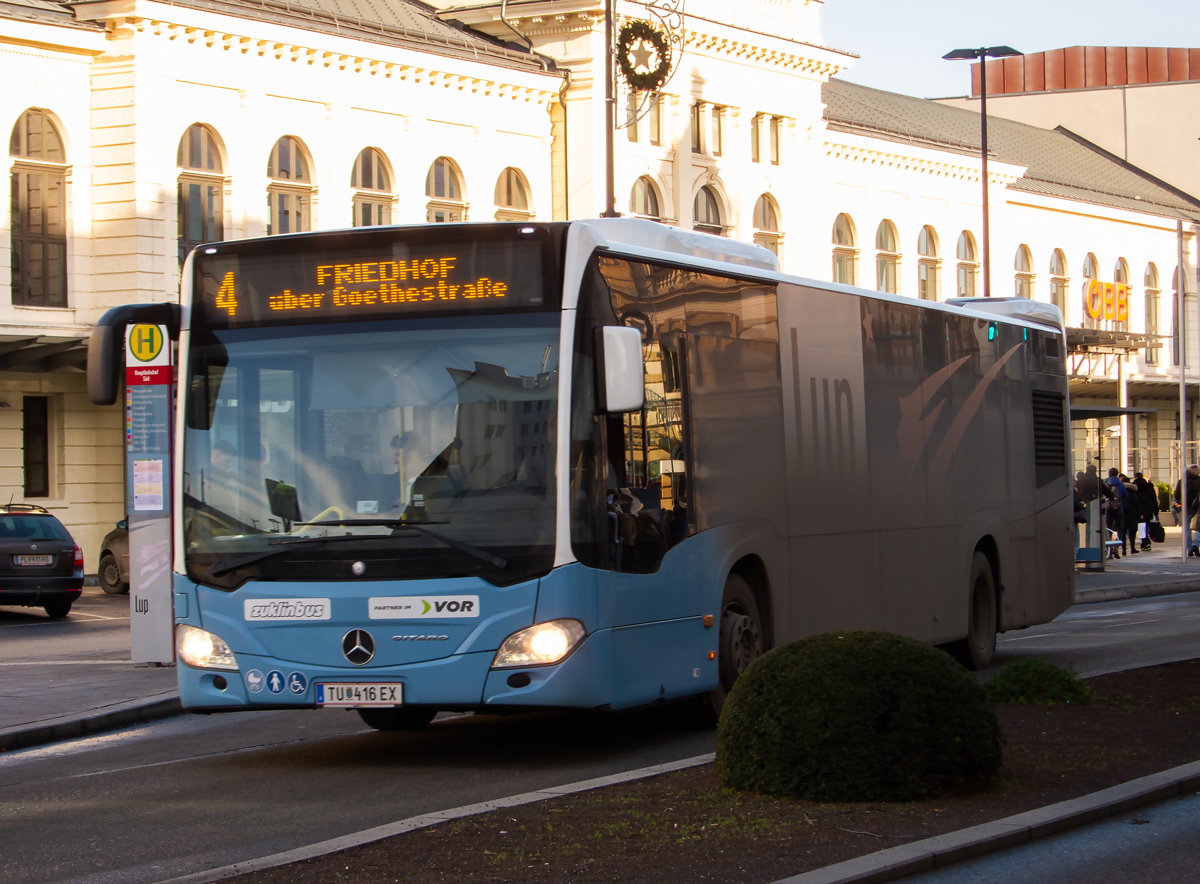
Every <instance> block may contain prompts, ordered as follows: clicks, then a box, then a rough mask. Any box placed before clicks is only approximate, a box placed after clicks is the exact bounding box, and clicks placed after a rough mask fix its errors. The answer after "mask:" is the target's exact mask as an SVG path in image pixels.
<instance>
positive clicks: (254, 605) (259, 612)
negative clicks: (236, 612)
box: [243, 599, 329, 620]
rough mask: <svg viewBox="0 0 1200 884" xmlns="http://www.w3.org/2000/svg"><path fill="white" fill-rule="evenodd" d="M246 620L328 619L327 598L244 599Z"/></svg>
mask: <svg viewBox="0 0 1200 884" xmlns="http://www.w3.org/2000/svg"><path fill="white" fill-rule="evenodd" d="M243 611H244V615H245V618H246V619H247V620H328V619H329V599H246V601H245V603H244V607H243Z"/></svg>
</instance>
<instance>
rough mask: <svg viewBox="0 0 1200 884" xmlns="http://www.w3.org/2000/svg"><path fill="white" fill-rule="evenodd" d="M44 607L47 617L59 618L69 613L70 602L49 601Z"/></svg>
mask: <svg viewBox="0 0 1200 884" xmlns="http://www.w3.org/2000/svg"><path fill="white" fill-rule="evenodd" d="M45 608H46V616H47V617H49V618H50V619H51V620H61V619H63V618H64V617H66V616H67V615H68V614H69V613H71V602H51V603H50V604H48V605H46V606H45Z"/></svg>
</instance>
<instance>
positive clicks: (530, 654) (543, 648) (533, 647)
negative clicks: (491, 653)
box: [492, 620, 587, 669]
mask: <svg viewBox="0 0 1200 884" xmlns="http://www.w3.org/2000/svg"><path fill="white" fill-rule="evenodd" d="M585 635H587V631H586V630H585V629H584V628H583V624H582V623H580V622H579V621H578V620H549V621H547V622H546V623H538V624H535V625H533V626H530V627H529V628H527V629H522V630H520V631H519V632H514V633H513V634H512V635H510V636H509V637H508V638H506V639H505V640H504V641H503V642H502V643H501V644H500V650H498V651H497V652H496V659H495V660H493V661H492V668H493V669H507V668H509V667H512V666H545V665H547V664H549V663H557V662H559V661H560V660H562V659H563V658H564V657H566V656H567V655H568V654H570V653H571V651H573V650H575V647H576V645H578V644H579V643H580V642H581V641H582V640H583V637H584V636H585Z"/></svg>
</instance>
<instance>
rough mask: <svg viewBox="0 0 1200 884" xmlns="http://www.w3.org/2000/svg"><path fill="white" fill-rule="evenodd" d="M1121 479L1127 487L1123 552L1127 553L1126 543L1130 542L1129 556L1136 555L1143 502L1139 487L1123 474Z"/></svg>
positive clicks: (1123, 503)
mask: <svg viewBox="0 0 1200 884" xmlns="http://www.w3.org/2000/svg"><path fill="white" fill-rule="evenodd" d="M1119 478H1120V480H1121V482H1122V483H1123V484H1124V486H1125V499H1124V500H1123V501H1122V505H1123V507H1124V516H1125V521H1124V525H1125V533H1124V534H1123V535H1122V536H1121V552H1125V542H1126V541H1127V540H1128V541H1129V554H1130V555H1135V554H1136V553H1137V551H1138V543H1137V535H1138V525H1140V524H1141V523H1142V501H1141V497H1140V496H1139V495H1138V489H1137V486H1136V485H1134V484H1133V482H1131V481H1130V480H1129V477H1128V476H1126V475H1125V474H1124V473H1121V475H1120V477H1119Z"/></svg>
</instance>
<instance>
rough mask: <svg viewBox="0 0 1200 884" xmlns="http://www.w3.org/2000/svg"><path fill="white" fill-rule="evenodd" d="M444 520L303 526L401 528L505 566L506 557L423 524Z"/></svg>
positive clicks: (345, 521)
mask: <svg viewBox="0 0 1200 884" xmlns="http://www.w3.org/2000/svg"><path fill="white" fill-rule="evenodd" d="M444 524H446V523H445V522H414V521H412V520H410V519H324V520H322V521H320V522H305V523H304V527H307V526H309V525H365V526H369V527H380V528H391V529H392V534H393V535H395V533H396V532H397V531H399V530H401V529H403V530H405V531H415V532H416V533H418V534H420V535H422V536H424V537H431V538H433V539H434V540H438V541H441V542H442V543H444V544H446V546H449V547H453V548H454V549H456V550H458V551H459V552H463V553H466V554H467V555H469V556H474V557H475V558H477V559H480V560H482V561H484V562H487V563H488V564H489V565H492V566H494V567H496V568H505V567H507V566H508V559H504V558H501V557H500V556H494V555H492V554H491V553H490V552H487V551H486V550H482V549H480V548H479V547H477V546H471V544H469V543H463V542H462V541H461V540H455V539H454V538H453V537H447V536H446V535H445V534H438V533H437V532H436V531H430V530H429V529H428V528H425V527H423V526H425V525H444Z"/></svg>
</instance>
